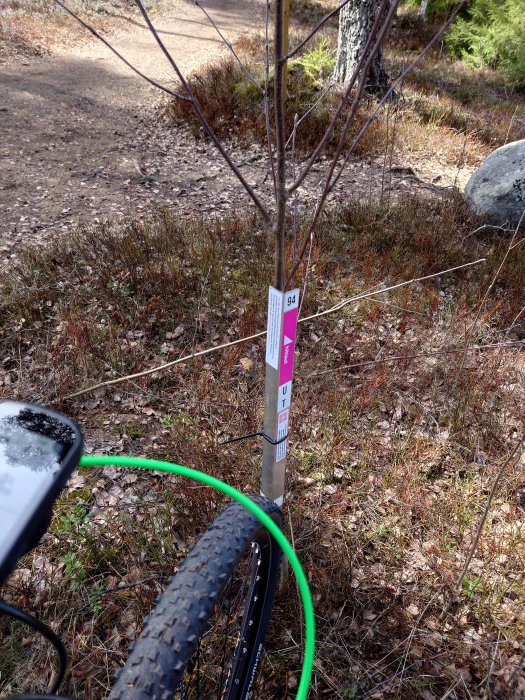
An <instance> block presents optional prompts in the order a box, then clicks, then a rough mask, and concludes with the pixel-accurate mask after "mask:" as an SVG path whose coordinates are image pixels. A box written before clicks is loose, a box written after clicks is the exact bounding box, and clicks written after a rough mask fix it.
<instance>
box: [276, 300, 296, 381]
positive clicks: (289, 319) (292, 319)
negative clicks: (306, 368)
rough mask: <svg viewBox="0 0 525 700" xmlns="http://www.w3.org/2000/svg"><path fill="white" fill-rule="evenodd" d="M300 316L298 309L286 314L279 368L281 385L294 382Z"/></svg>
mask: <svg viewBox="0 0 525 700" xmlns="http://www.w3.org/2000/svg"><path fill="white" fill-rule="evenodd" d="M298 316H299V309H298V308H295V309H291V310H290V311H285V314H284V319H283V333H282V338H281V366H280V368H279V384H280V385H281V384H286V383H287V382H291V381H292V376H293V358H294V354H295V338H296V335H297V318H298Z"/></svg>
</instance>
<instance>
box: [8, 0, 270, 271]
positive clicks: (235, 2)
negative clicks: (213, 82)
mask: <svg viewBox="0 0 525 700" xmlns="http://www.w3.org/2000/svg"><path fill="white" fill-rule="evenodd" d="M206 6H207V8H208V10H209V12H210V14H211V15H212V16H213V19H214V21H215V22H216V23H217V25H218V26H219V27H220V28H221V30H222V31H223V33H224V34H225V35H226V37H227V38H228V39H235V38H236V37H238V36H239V35H240V34H241V33H245V32H248V31H252V30H253V29H254V28H255V27H256V25H257V24H259V26H260V22H261V17H262V14H261V13H262V8H263V1H262V0H209V1H208V2H207V5H206ZM114 22H115V29H116V31H115V33H114V34H113V35H112V36H111V43H112V44H113V45H114V46H115V48H117V49H118V50H119V51H121V53H123V54H124V55H125V56H126V58H128V60H129V61H130V62H131V63H132V64H134V65H136V66H137V67H139V68H140V70H142V71H143V72H144V73H146V74H148V75H151V76H154V77H155V78H156V79H157V80H161V81H166V82H168V83H170V82H171V84H172V85H173V83H174V80H173V71H172V70H171V68H170V66H169V64H168V62H167V61H166V58H165V57H164V56H163V54H162V53H161V51H160V50H159V49H158V47H157V46H156V44H155V42H154V40H153V38H152V36H151V35H150V33H149V32H148V31H147V29H145V28H144V26H143V22H142V21H141V19H140V18H139V17H136V18H133V19H131V18H129V17H124V16H123V15H117V14H115V15H114ZM155 24H156V26H157V28H158V29H159V32H160V34H161V36H162V39H163V40H164V41H165V43H166V45H167V46H168V48H169V50H170V51H171V52H173V55H174V56H175V57H176V59H177V61H178V62H179V64H180V67H181V68H182V70H183V71H184V72H185V73H186V74H188V73H190V72H191V71H192V70H195V69H196V68H197V67H198V66H200V65H202V64H203V63H206V62H208V61H210V60H212V59H214V58H216V57H217V56H219V55H221V54H223V53H224V52H225V51H227V49H226V47H225V46H224V44H223V43H222V42H221V40H220V38H219V36H218V34H217V32H216V31H215V29H214V28H213V27H212V26H211V25H210V23H209V22H208V20H207V19H206V17H205V15H204V14H203V13H202V11H201V10H200V9H199V8H198V7H197V6H196V5H195V4H194V3H192V2H190V0H172V1H171V2H170V7H169V11H168V10H164V11H163V12H162V13H160V14H157V16H156V17H155ZM159 99H160V93H159V91H158V90H157V89H155V88H154V87H151V86H150V85H148V84H147V83H146V82H145V81H143V80H142V79H141V78H139V77H138V76H136V75H134V74H133V73H132V72H131V71H130V70H129V69H128V68H127V67H126V66H124V65H123V64H122V63H121V62H120V61H119V59H118V58H117V57H116V56H114V55H113V54H112V53H111V52H110V51H109V50H108V49H107V48H106V47H105V46H103V45H102V44H101V43H100V42H98V41H88V42H86V43H85V44H84V45H81V46H78V47H74V48H68V49H65V50H63V51H62V52H60V53H59V54H58V55H54V56H53V57H50V58H37V59H34V60H30V61H24V62H23V63H22V65H21V64H20V62H17V63H16V64H12V65H10V66H8V67H5V66H4V67H2V68H1V69H0V206H1V211H2V217H1V220H0V256H1V257H2V258H3V257H5V254H6V253H8V252H11V251H13V250H14V249H16V246H17V244H18V243H19V242H20V241H21V240H27V239H29V238H31V237H35V236H39V235H42V233H43V232H46V231H50V230H56V229H69V228H70V227H71V224H72V223H74V222H76V221H79V220H85V221H90V222H92V221H94V220H96V219H97V218H98V219H102V218H106V217H107V216H116V217H119V216H124V215H126V214H129V213H130V211H133V212H134V213H137V211H138V212H140V210H141V209H142V208H144V207H147V205H148V203H149V202H150V201H151V199H152V196H154V197H155V198H156V199H158V200H159V201H160V203H164V204H167V205H170V204H175V203H176V200H177V197H178V196H179V195H180V193H181V190H182V189H184V187H183V186H184V185H186V189H187V186H188V182H189V183H190V184H191V182H192V181H193V180H195V179H198V178H199V176H202V174H203V173H206V174H207V175H209V172H208V171H207V164H203V163H199V162H198V157H199V154H198V153H195V151H196V150H197V151H198V150H200V151H203V152H202V153H201V154H200V155H201V156H206V153H207V149H206V148H204V149H196V148H195V145H194V144H193V147H192V148H191V150H190V149H189V144H188V143H186V141H187V138H186V136H185V135H182V134H181V135H177V134H173V133H172V134H171V135H169V134H168V133H165V130H163V128H162V127H161V126H158V115H157V114H156V106H157V105H158V101H159ZM168 136H169V139H168ZM168 140H169V143H168ZM168 150H169V154H168V153H167V151H168ZM193 154H195V155H196V157H195V158H192V160H193V163H189V162H184V161H188V160H189V159H188V156H192V155H193ZM168 156H169V157H168ZM153 164H155V167H154V166H153ZM159 164H160V166H159ZM161 166H162V167H161ZM159 168H160V169H162V170H163V171H164V172H163V173H162V177H157V175H158V172H157V171H158V170H159ZM180 171H183V172H180Z"/></svg>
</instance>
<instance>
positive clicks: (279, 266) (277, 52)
mask: <svg viewBox="0 0 525 700" xmlns="http://www.w3.org/2000/svg"><path fill="white" fill-rule="evenodd" d="M283 17H284V1H283V0H275V20H274V22H275V25H274V26H275V30H274V96H273V97H274V112H275V152H276V161H277V163H276V168H275V176H276V201H275V204H276V209H277V216H276V221H275V225H274V235H275V273H274V282H273V286H274V287H275V288H276V289H280V290H284V279H285V278H284V264H285V226H286V142H285V141H286V138H285V104H284V103H285V93H286V85H285V66H286V63H285V62H284V61H283V60H282V56H283V47H284V22H283Z"/></svg>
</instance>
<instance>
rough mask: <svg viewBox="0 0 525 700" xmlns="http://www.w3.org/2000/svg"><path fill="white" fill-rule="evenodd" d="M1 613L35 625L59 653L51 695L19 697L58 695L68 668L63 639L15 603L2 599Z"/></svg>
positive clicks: (50, 689)
mask: <svg viewBox="0 0 525 700" xmlns="http://www.w3.org/2000/svg"><path fill="white" fill-rule="evenodd" d="M0 613H4V615H9V616H10V617H14V618H15V620H19V621H20V622H23V623H24V624H25V625H29V626H30V627H33V629H35V630H37V632H40V634H41V635H43V636H44V637H45V638H46V639H47V641H48V642H50V643H51V644H52V645H53V646H54V647H55V651H56V653H57V655H58V661H59V668H58V672H57V674H56V677H55V678H54V679H53V680H52V682H51V687H50V688H49V691H48V692H49V693H50V695H38V696H37V695H18V696H17V697H18V698H19V700H20V699H21V698H25V699H26V700H29V698H33V697H34V698H36V697H38V698H48V697H51V696H54V697H56V695H55V693H56V692H57V690H58V689H59V688H60V684H61V683H62V681H63V680H64V676H65V674H66V669H67V651H66V647H65V646H64V645H63V643H62V641H61V640H60V639H59V638H58V637H57V635H56V634H55V633H54V632H53V630H52V629H51V628H50V627H48V626H47V625H45V624H44V623H43V622H40V620H37V619H36V618H35V617H32V615H28V613H26V612H24V611H23V610H19V609H18V608H15V607H14V606H13V605H9V604H8V603H5V602H4V601H3V600H0Z"/></svg>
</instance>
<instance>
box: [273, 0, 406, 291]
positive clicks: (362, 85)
mask: <svg viewBox="0 0 525 700" xmlns="http://www.w3.org/2000/svg"><path fill="white" fill-rule="evenodd" d="M399 2H400V0H394V1H393V2H392V3H391V5H390V7H389V9H388V12H387V14H386V17H385V18H384V21H383V24H382V26H381V28H380V29H379V31H378V32H377V36H376V40H375V44H374V46H373V47H372V49H371V50H370V51H369V52H368V55H367V54H366V47H365V50H364V51H363V55H362V56H361V59H365V60H364V62H363V64H362V65H363V70H362V75H361V80H360V82H359V86H358V88H357V92H356V94H355V96H354V99H353V100H352V105H351V107H350V111H349V113H348V115H347V117H346V120H345V124H344V127H343V131H342V133H341V136H340V138H339V143H338V145H337V149H336V152H335V154H334V157H333V159H332V162H331V164H330V168H329V169H328V174H327V176H326V181H325V184H324V187H323V191H322V192H321V196H320V198H319V201H318V203H317V205H316V208H315V212H314V215H313V219H312V222H311V224H310V226H309V229H308V233H307V235H306V236H305V239H304V242H303V245H302V247H301V250H300V253H299V256H298V258H297V259H296V261H295V262H294V264H293V266H292V270H291V272H290V274H289V276H288V279H287V281H286V284H287V285H289V284H290V283H291V281H292V280H293V278H294V276H295V273H296V272H297V270H298V269H299V265H300V264H301V261H302V259H303V258H304V255H305V253H306V249H307V247H308V240H309V239H310V238H311V234H312V233H313V232H314V231H315V228H316V226H317V223H318V221H319V217H320V216H321V212H322V211H323V207H324V205H325V202H326V198H327V197H328V194H329V192H330V182H331V178H332V175H333V173H334V170H335V168H336V166H337V161H338V159H339V156H340V155H341V153H342V152H343V149H344V145H345V141H346V136H347V134H348V130H349V129H350V126H351V124H352V121H353V119H354V116H355V114H356V112H357V109H358V107H359V102H360V100H361V97H362V96H363V93H364V89H365V82H366V78H367V75H368V72H369V70H370V68H371V66H372V62H373V61H374V58H375V56H376V54H377V52H378V51H379V48H380V46H381V42H382V41H383V39H384V37H385V35H386V33H387V31H388V29H389V27H390V24H391V22H392V19H393V18H394V15H395V13H396V11H397V6H398V5H399ZM380 18H381V8H380V11H379V13H378V14H377V16H376V19H375V23H374V24H377V25H379V24H380ZM370 38H371V37H370V36H369V37H368V41H367V46H368V44H369V42H370ZM360 63H361V60H360ZM358 65H359V64H358ZM355 80H357V67H356V70H355V71H354V75H353V76H352V79H351V82H352V81H355ZM307 167H308V165H307ZM305 171H306V167H305V169H304V170H303V173H304V172H305ZM298 179H299V178H298ZM297 182H298V180H296V183H297ZM294 185H295V183H294Z"/></svg>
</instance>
